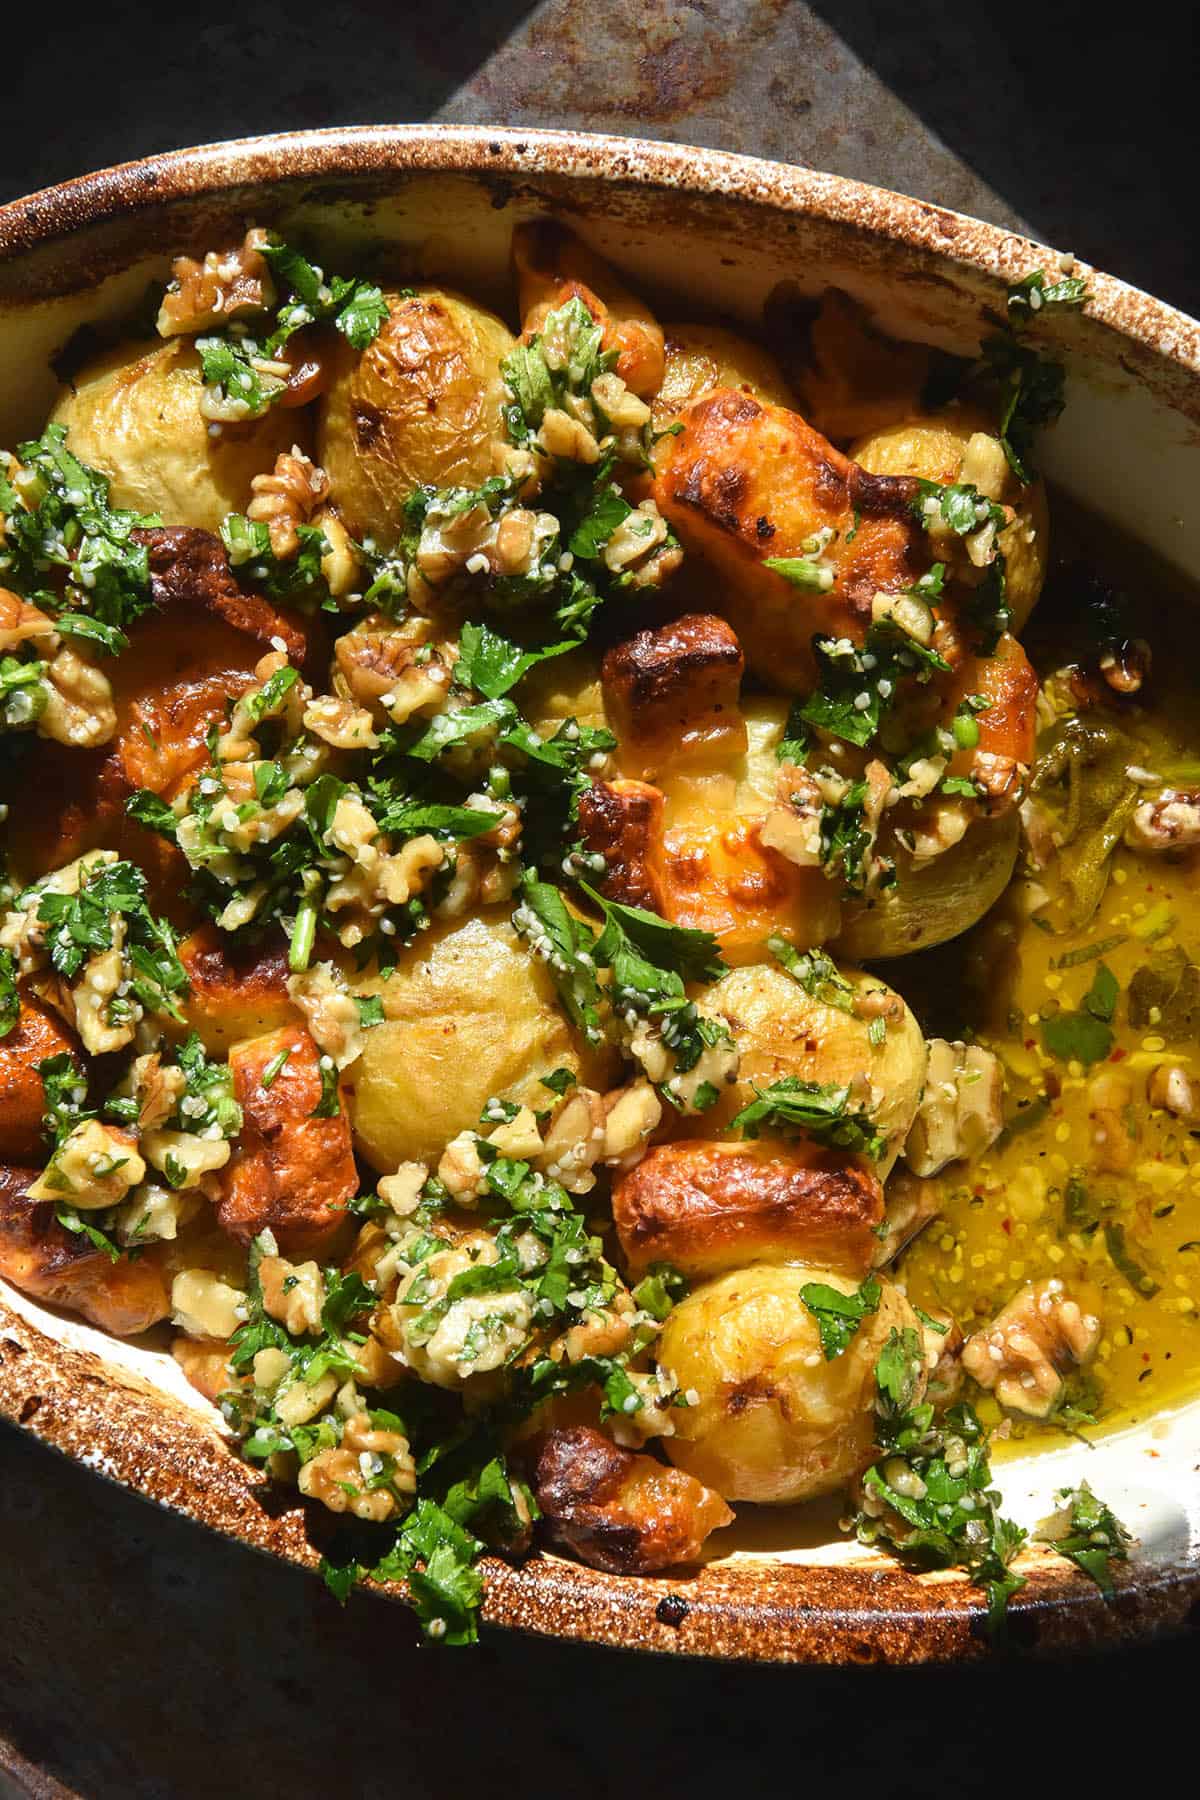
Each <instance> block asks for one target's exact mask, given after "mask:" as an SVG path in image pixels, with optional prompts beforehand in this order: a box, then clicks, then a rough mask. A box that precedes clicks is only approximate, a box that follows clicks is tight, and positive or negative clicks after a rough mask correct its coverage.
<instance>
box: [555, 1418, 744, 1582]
mask: <svg viewBox="0 0 1200 1800" xmlns="http://www.w3.org/2000/svg"><path fill="white" fill-rule="evenodd" d="M534 1493H535V1496H536V1499H537V1503H538V1506H539V1507H540V1508H541V1512H542V1518H543V1520H544V1521H545V1529H546V1530H548V1532H549V1534H550V1536H551V1537H552V1538H554V1539H555V1540H556V1541H557V1542H558V1543H560V1544H565V1545H566V1546H567V1547H568V1548H569V1549H571V1550H573V1551H574V1552H575V1554H576V1555H577V1556H579V1557H582V1559H583V1561H584V1562H586V1563H591V1565H592V1567H593V1568H596V1569H608V1570H610V1571H612V1572H613V1573H614V1574H624V1575H647V1574H650V1573H651V1572H652V1571H653V1570H655V1569H669V1568H672V1567H673V1566H674V1565H675V1564H676V1563H684V1562H693V1561H694V1560H695V1558H696V1557H697V1556H698V1555H699V1554H700V1549H701V1546H702V1545H703V1543H704V1540H705V1538H706V1537H707V1536H708V1534H709V1532H711V1531H717V1530H719V1529H720V1528H721V1526H723V1525H730V1524H732V1522H733V1514H732V1512H731V1511H730V1509H729V1508H728V1507H727V1506H726V1504H725V1502H724V1501H723V1500H722V1499H721V1497H720V1495H719V1494H714V1493H713V1491H712V1489H711V1488H707V1487H705V1486H704V1484H703V1483H702V1482H699V1481H697V1480H696V1478H695V1476H693V1475H686V1474H685V1473H684V1471H683V1470H682V1469H670V1468H667V1467H666V1466H665V1465H664V1464H663V1463H660V1462H658V1461H656V1459H655V1458H654V1457H652V1456H643V1455H639V1454H638V1453H637V1452H635V1451H632V1450H623V1449H621V1447H620V1446H619V1445H618V1444H614V1443H613V1441H612V1439H611V1438H609V1437H605V1435H604V1433H603V1432H602V1431H595V1430H593V1429H591V1427H589V1426H586V1425H579V1426H574V1427H572V1428H570V1429H568V1430H565V1431H552V1432H551V1433H550V1435H549V1436H548V1437H547V1438H546V1440H545V1443H544V1444H543V1446H542V1450H541V1454H540V1456H539V1457H538V1464H537V1472H536V1475H535V1478H534Z"/></svg>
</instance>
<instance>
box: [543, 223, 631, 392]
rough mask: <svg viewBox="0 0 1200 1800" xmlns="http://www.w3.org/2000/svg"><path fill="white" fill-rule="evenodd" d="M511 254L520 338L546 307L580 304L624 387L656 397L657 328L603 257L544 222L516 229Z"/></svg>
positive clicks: (566, 233) (571, 234) (559, 229)
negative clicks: (613, 359) (599, 333)
mask: <svg viewBox="0 0 1200 1800" xmlns="http://www.w3.org/2000/svg"><path fill="white" fill-rule="evenodd" d="M512 254H513V267H514V269H515V271H516V277H517V300H518V304H519V306H520V309H521V330H522V333H523V335H524V336H525V337H526V338H530V337H532V336H533V334H534V333H535V332H537V331H540V330H541V328H542V325H543V324H544V322H545V318H546V314H547V313H548V312H550V311H551V309H552V308H555V307H559V306H564V305H565V304H566V302H567V301H568V300H571V299H579V300H582V302H583V304H584V305H585V306H586V307H587V309H588V311H589V312H590V313H591V315H592V317H593V318H594V319H595V320H596V322H597V323H598V324H600V325H602V326H603V327H604V336H603V338H602V339H601V344H602V347H603V348H604V349H605V350H608V351H613V350H615V351H616V353H617V363H616V373H617V374H618V375H619V376H620V377H621V380H622V381H623V382H624V383H625V385H626V387H628V388H630V389H632V391H633V392H634V393H635V394H638V395H640V396H641V398H642V399H643V400H649V399H651V398H652V397H653V396H654V395H655V394H656V393H657V392H658V390H659V388H660V387H661V385H662V380H663V332H662V326H661V325H659V323H658V322H657V320H656V319H655V317H654V315H653V313H652V312H651V311H650V308H649V307H648V306H647V305H646V304H645V302H644V301H642V300H639V299H638V297H637V295H636V294H633V293H631V292H630V291H629V289H628V288H627V287H626V286H625V284H624V282H623V281H622V280H621V278H620V276H619V275H618V274H617V272H616V270H615V269H612V268H610V267H609V265H608V264H607V263H606V262H605V261H604V259H603V257H600V256H597V255H596V253H595V251H594V250H589V248H588V246H587V245H586V244H585V243H583V241H582V240H581V239H580V238H577V237H576V236H575V234H574V233H573V232H570V231H566V230H564V229H563V227H562V226H561V225H554V224H551V223H550V222H549V221H545V220H539V221H536V222H534V223H532V224H528V225H518V226H517V229H516V230H515V231H514V232H513V246H512Z"/></svg>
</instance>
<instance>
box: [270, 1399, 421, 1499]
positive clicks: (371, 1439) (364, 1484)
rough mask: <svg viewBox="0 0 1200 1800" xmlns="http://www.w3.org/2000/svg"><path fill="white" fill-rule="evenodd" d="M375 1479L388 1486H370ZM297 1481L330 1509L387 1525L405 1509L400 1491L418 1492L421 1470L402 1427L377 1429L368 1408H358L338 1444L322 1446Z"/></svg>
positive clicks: (310, 1496) (402, 1492)
mask: <svg viewBox="0 0 1200 1800" xmlns="http://www.w3.org/2000/svg"><path fill="white" fill-rule="evenodd" d="M385 1459H387V1460H385ZM372 1481H386V1482H387V1485H386V1486H379V1487H370V1486H368V1483H369V1482H372ZM297 1485H298V1486H299V1489H300V1492H301V1493H302V1494H304V1495H306V1496H307V1497H308V1498H309V1499H311V1500H320V1501H321V1502H322V1503H323V1504H324V1505H325V1506H327V1507H328V1508H329V1510H330V1512H335V1513H344V1512H351V1513H353V1514H354V1517H355V1518H356V1519H369V1520H371V1521H372V1522H373V1523H374V1524H382V1523H383V1521H384V1520H385V1519H390V1518H392V1517H393V1516H394V1515H395V1514H396V1513H397V1512H398V1511H399V1510H400V1505H401V1503H400V1501H398V1500H397V1498H396V1493H397V1492H398V1493H400V1494H413V1493H415V1492H416V1488H417V1469H416V1464H415V1463H414V1461H413V1459H412V1456H411V1455H410V1453H409V1448H408V1439H407V1438H406V1437H403V1436H402V1435H401V1433H400V1432H398V1431H377V1430H375V1429H374V1428H373V1427H372V1425H371V1420H370V1416H369V1415H368V1414H367V1413H365V1412H364V1413H356V1414H354V1415H353V1416H352V1417H351V1418H349V1419H347V1420H346V1423H345V1425H344V1426H343V1428H342V1441H341V1444H340V1446H339V1448H338V1449H336V1450H322V1451H320V1452H319V1453H318V1455H316V1456H314V1457H313V1458H312V1459H311V1461H309V1462H306V1463H305V1464H304V1465H303V1467H302V1468H301V1470H300V1474H299V1476H298V1478H297ZM393 1489H394V1490H396V1492H393Z"/></svg>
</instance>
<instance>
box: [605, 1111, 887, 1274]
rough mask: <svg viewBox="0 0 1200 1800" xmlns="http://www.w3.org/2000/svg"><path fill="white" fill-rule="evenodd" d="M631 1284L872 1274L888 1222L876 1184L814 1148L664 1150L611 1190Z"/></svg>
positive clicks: (849, 1163) (846, 1161) (694, 1146)
mask: <svg viewBox="0 0 1200 1800" xmlns="http://www.w3.org/2000/svg"><path fill="white" fill-rule="evenodd" d="M613 1219H614V1221H615V1223H616V1227H617V1237H618V1239H619V1240H620V1244H621V1249H622V1251H623V1252H624V1255H625V1260H626V1262H627V1264H628V1266H629V1271H630V1274H631V1276H639V1275H641V1274H643V1273H644V1272H645V1271H646V1269H648V1268H649V1266H650V1264H651V1263H655V1262H669V1263H672V1264H674V1266H675V1267H676V1268H678V1269H681V1270H682V1271H683V1273H684V1274H685V1275H689V1276H692V1277H704V1276H709V1275H716V1274H719V1273H720V1272H721V1271H722V1270H724V1269H733V1268H741V1267H743V1266H744V1265H745V1264H747V1263H751V1262H764V1261H766V1262H779V1261H782V1260H784V1259H785V1258H786V1259H790V1260H792V1261H798V1262H806V1263H819V1264H820V1265H821V1266H822V1267H823V1268H830V1269H840V1270H842V1271H843V1272H844V1273H845V1274H847V1275H857V1276H859V1277H861V1276H863V1275H865V1274H866V1272H867V1270H868V1269H869V1268H870V1267H871V1264H872V1261H873V1260H874V1256H873V1253H874V1251H875V1249H876V1247H877V1244H878V1237H877V1235H876V1233H877V1228H878V1227H879V1225H880V1223H881V1221H882V1219H883V1188H882V1186H881V1184H880V1182H879V1179H878V1177H877V1176H875V1175H873V1174H872V1173H870V1171H869V1170H867V1169H864V1168H862V1167H860V1166H859V1165H857V1164H856V1163H855V1162H854V1161H853V1160H852V1159H850V1158H849V1157H846V1156H844V1155H840V1154H838V1153H836V1152H833V1151H827V1150H819V1149H817V1148H816V1147H815V1146H814V1145H811V1144H796V1145H795V1146H790V1145H789V1146H785V1145H781V1144H776V1143H754V1142H752V1143H706V1142H699V1143H698V1142H694V1141H693V1142H687V1141H684V1142H681V1143H673V1144H658V1145H656V1146H655V1147H654V1148H653V1149H652V1150H650V1151H649V1153H648V1154H647V1155H646V1156H644V1157H643V1158H642V1160H641V1162H639V1163H638V1164H637V1165H636V1166H635V1167H634V1168H632V1169H629V1170H627V1171H626V1172H625V1173H624V1174H623V1175H620V1176H619V1177H618V1178H617V1181H616V1182H615V1184H614V1186H613Z"/></svg>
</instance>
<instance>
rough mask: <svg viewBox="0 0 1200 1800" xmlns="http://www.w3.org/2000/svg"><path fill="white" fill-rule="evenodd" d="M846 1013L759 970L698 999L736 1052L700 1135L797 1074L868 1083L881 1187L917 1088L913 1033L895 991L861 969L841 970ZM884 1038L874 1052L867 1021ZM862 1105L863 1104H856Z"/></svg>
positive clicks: (921, 1058) (921, 1072) (728, 978)
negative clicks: (730, 1077) (879, 1144)
mask: <svg viewBox="0 0 1200 1800" xmlns="http://www.w3.org/2000/svg"><path fill="white" fill-rule="evenodd" d="M842 976H843V979H844V980H845V981H846V982H848V983H849V985H850V988H851V989H852V998H851V997H850V996H847V997H846V998H847V1000H848V1003H849V1004H851V1005H853V1007H854V1008H855V1010H854V1011H853V1012H846V1011H843V1010H842V1009H841V1008H840V1007H838V1006H835V1005H829V1004H826V1002H825V1001H823V1000H819V999H814V997H813V996H812V995H811V994H808V993H806V992H805V990H804V988H802V987H801V986H800V984H799V982H797V981H794V980H793V979H792V977H791V976H790V975H788V974H785V972H784V971H783V970H782V969H780V968H776V967H774V966H773V965H771V964H767V963H756V964H753V965H751V966H750V967H747V968H744V969H733V970H731V971H730V973H729V974H728V975H723V976H722V977H721V979H720V981H718V982H716V983H714V985H713V986H712V987H710V988H709V989H708V991H707V993H706V995H705V1009H706V1010H707V1011H709V1012H712V1013H716V1014H720V1015H721V1016H723V1017H724V1018H725V1019H727V1020H728V1022H729V1029H730V1030H731V1031H732V1033H733V1035H734V1037H735V1038H736V1039H737V1042H738V1047H739V1049H740V1051H741V1067H740V1069H739V1071H738V1079H737V1082H736V1083H735V1084H734V1085H733V1086H732V1087H730V1088H728V1089H726V1091H725V1092H724V1093H723V1094H722V1095H721V1097H720V1099H719V1100H718V1101H717V1102H716V1104H715V1105H714V1106H713V1107H712V1109H711V1110H710V1111H709V1112H706V1113H705V1114H704V1117H703V1128H704V1133H705V1136H706V1137H707V1136H711V1135H712V1132H713V1130H714V1129H717V1130H719V1129H720V1128H721V1127H722V1126H724V1125H727V1124H728V1123H729V1121H730V1120H731V1119H732V1118H733V1117H734V1115H735V1114H736V1113H738V1112H740V1111H741V1109H742V1107H744V1106H746V1105H748V1104H749V1102H750V1101H751V1100H753V1098H754V1094H755V1089H756V1088H764V1087H769V1086H770V1084H771V1083H772V1082H773V1081H779V1080H781V1079H783V1078H784V1077H787V1076H795V1077H797V1078H798V1079H800V1080H801V1081H818V1082H822V1083H832V1084H834V1085H836V1086H838V1087H842V1086H845V1085H847V1084H851V1085H853V1084H856V1083H859V1082H861V1081H862V1078H863V1077H864V1076H865V1077H866V1079H867V1081H868V1082H869V1083H870V1089H869V1092H870V1096H871V1104H870V1106H869V1108H868V1109H869V1110H871V1112H872V1119H873V1122H874V1125H875V1127H876V1129H877V1130H878V1131H880V1132H881V1133H882V1134H883V1136H884V1137H885V1138H886V1140H887V1148H886V1150H885V1152H884V1155H883V1157H882V1158H881V1159H880V1161H879V1163H878V1164H877V1165H876V1166H875V1173H876V1174H877V1175H878V1176H879V1177H880V1179H881V1180H882V1179H883V1177H884V1176H886V1174H887V1172H888V1170H889V1169H890V1168H891V1166H892V1164H893V1163H894V1162H895V1160H896V1158H897V1156H898V1155H899V1154H900V1150H901V1147H902V1145H903V1143H904V1140H905V1138H906V1137H907V1136H908V1129H909V1126H910V1125H911V1124H912V1122H913V1119H914V1118H915V1117H916V1111H917V1107H918V1106H919V1105H920V1102H921V1090H922V1089H923V1087H924V1085H925V1064H926V1049H925V1039H924V1038H923V1037H922V1035H921V1027H920V1026H919V1025H918V1024H917V1021H916V1019H915V1018H914V1017H913V1015H912V1013H911V1012H910V1011H909V1009H908V1007H907V1006H906V1005H905V1003H904V1001H903V1000H902V999H901V998H900V995H899V994H897V993H896V992H895V991H894V989H892V988H889V987H888V986H887V985H886V984H885V983H884V982H882V981H880V980H879V978H878V977H877V976H875V975H868V974H865V973H864V972H863V971H862V970H861V969H843V970H842ZM878 1018H882V1019H883V1021H884V1024H885V1027H886V1029H885V1031H884V1034H883V1037H882V1039H881V1041H880V1042H879V1043H878V1044H873V1043H872V1042H871V1040H870V1036H869V1030H870V1025H871V1021H872V1019H878ZM864 1104H865V1103H864Z"/></svg>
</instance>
